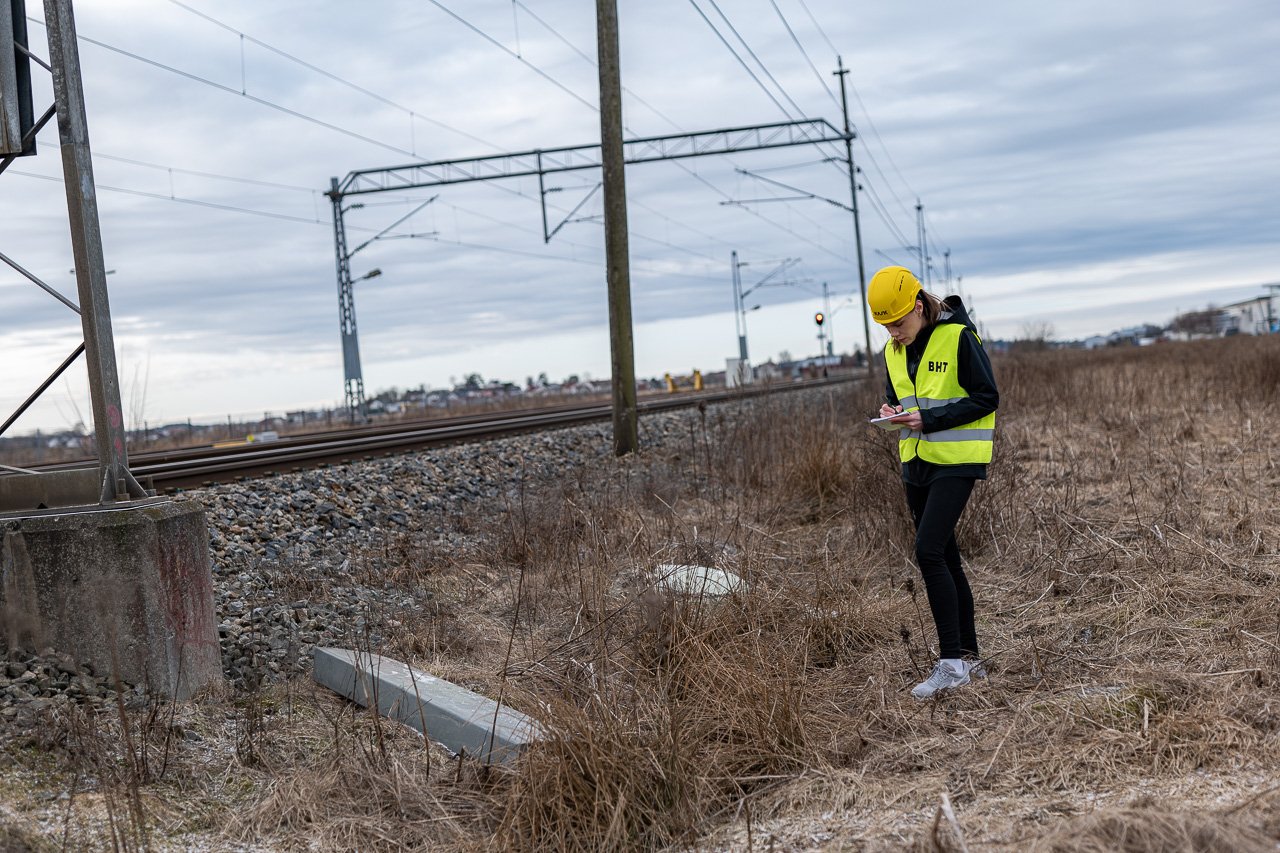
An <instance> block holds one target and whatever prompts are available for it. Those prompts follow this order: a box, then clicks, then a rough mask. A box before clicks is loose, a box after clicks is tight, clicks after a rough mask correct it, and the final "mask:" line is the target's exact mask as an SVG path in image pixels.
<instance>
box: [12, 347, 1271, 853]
mask: <svg viewBox="0 0 1280 853" xmlns="http://www.w3.org/2000/svg"><path fill="white" fill-rule="evenodd" d="M996 370H997V378H998V381H999V383H1000V386H1001V391H1002V405H1001V411H1000V415H999V427H998V439H997V451H996V452H997V456H998V461H997V463H996V464H994V465H993V466H992V468H991V472H990V479H989V480H988V481H987V482H985V483H983V484H981V485H980V486H979V487H978V489H977V490H976V493H975V498H974V500H973V502H971V504H970V507H969V510H968V512H967V513H966V516H965V518H964V520H963V522H962V528H961V546H962V550H963V551H964V553H965V555H966V558H967V560H968V565H969V568H970V576H971V579H972V581H973V586H974V590H975V595H976V597H977V601H978V628H979V639H980V641H981V642H982V643H983V644H984V648H983V651H984V654H985V655H987V656H988V660H989V664H988V669H989V671H990V677H989V678H988V679H987V680H985V681H979V682H975V683H974V684H973V685H971V686H968V687H965V688H961V689H959V690H956V691H954V692H952V693H950V694H944V695H943V696H942V697H941V698H939V699H937V700H931V701H927V702H920V701H917V700H915V699H913V698H912V697H911V696H910V695H909V694H908V690H909V688H910V687H911V685H913V684H914V683H915V682H916V681H917V680H918V679H919V678H920V677H922V676H923V675H924V674H926V673H927V671H928V668H929V666H930V665H931V663H932V660H933V657H934V654H935V653H934V651H933V650H932V649H931V646H930V644H931V643H932V642H933V641H934V638H933V628H932V623H931V620H930V619H929V616H928V607H927V603H926V602H925V599H924V590H923V586H922V584H921V583H920V582H919V580H918V574H917V570H916V569H915V567H914V565H913V564H912V562H911V558H910V550H911V548H910V543H911V533H910V525H909V520H908V517H907V515H906V511H905V506H904V502H903V499H902V495H901V488H900V485H899V482H898V472H897V463H896V451H895V449H894V447H893V444H892V439H891V437H889V436H887V435H885V434H883V433H881V432H879V431H875V430H872V429H870V428H868V427H866V426H865V424H864V420H865V418H866V416H867V414H868V413H870V412H871V411H872V410H873V409H874V408H875V406H876V405H877V403H878V399H877V395H876V391H878V390H879V389H878V387H877V388H875V389H866V388H864V389H862V390H857V391H855V390H850V387H849V386H845V387H843V388H841V389H839V390H835V391H831V392H827V393H825V394H824V395H810V396H808V397H806V398H805V399H806V400H808V401H809V404H808V405H806V406H803V407H802V406H798V405H797V403H796V399H795V397H793V396H791V395H776V396H772V397H768V398H764V399H761V400H757V401H754V402H743V403H741V404H734V405H728V406H724V407H719V408H713V409H710V410H707V411H706V412H704V413H701V414H695V415H693V416H691V418H690V420H689V426H688V434H687V436H686V437H684V438H683V439H681V440H680V441H678V442H674V443H673V442H671V441H668V442H667V443H666V444H665V445H664V446H663V448H662V449H661V450H650V451H646V452H645V453H642V454H640V455H639V457H638V458H633V459H627V460H622V461H612V460H610V461H602V462H591V463H589V464H586V465H584V466H583V467H581V468H579V469H577V470H571V471H564V472H563V476H562V477H560V478H559V479H558V480H556V481H554V482H532V481H531V482H528V483H527V484H526V485H525V486H524V487H523V488H521V489H519V490H518V491H516V492H513V493H510V494H508V495H507V496H506V497H505V498H503V499H502V500H501V502H500V505H497V506H494V507H492V512H490V513H487V514H486V513H475V514H473V515H472V516H470V517H467V518H463V517H459V518H456V519H454V521H453V523H454V524H457V525H459V526H460V528H461V529H464V530H465V531H466V532H468V533H469V534H471V535H472V536H473V539H474V541H475V542H476V543H477V545H476V548H475V549H474V550H473V551H471V552H469V553H463V554H458V553H443V552H440V551H439V550H437V549H433V548H431V547H430V546H428V545H426V544H424V543H425V542H426V541H427V538H426V536H425V535H424V536H422V537H418V536H414V535H410V536H403V537H400V538H397V539H395V540H394V541H389V542H388V543H387V545H386V549H385V553H384V556H385V555H386V554H392V555H394V556H395V559H394V560H392V561H390V562H389V563H388V562H387V561H386V560H382V561H378V562H377V565H379V566H381V568H380V569H378V570H377V571H378V573H379V574H378V575H377V577H375V578H371V579H370V582H371V583H373V582H376V583H382V584H388V585H394V586H399V587H403V588H404V589H406V590H409V591H413V592H414V593H415V594H419V593H424V592H429V593H430V598H429V599H426V598H425V597H424V598H422V599H421V600H422V601H423V604H422V606H421V607H416V608H412V609H409V610H405V611H400V612H397V613H395V614H383V616H384V617H385V618H384V621H383V624H385V625H387V626H388V629H387V631H386V638H385V644H384V646H383V647H382V648H381V649H380V651H382V652H383V653H385V654H389V655H392V656H395V657H399V658H401V659H406V660H409V661H411V662H412V663H414V664H415V665H416V666H419V667H421V668H422V669H425V670H428V671H431V672H434V673H437V674H440V675H443V676H445V677H447V678H450V679H453V680H455V681H458V682H460V683H463V684H465V685H468V686H471V687H473V688H474V689H477V690H480V691H482V692H485V693H487V694H489V695H491V696H498V695H501V696H502V697H503V698H504V700H505V701H507V702H509V703H510V704H511V705H513V706H515V707H517V708H519V709H521V710H523V711H525V712H527V713H530V714H532V715H534V716H536V717H537V718H538V719H539V720H541V721H542V723H543V724H544V726H545V727H546V730H547V733H548V738H547V740H546V741H545V742H544V743H543V744H541V745H539V746H537V747H535V748H534V749H532V750H530V751H529V752H528V753H527V754H526V756H525V757H524V759H523V760H522V761H521V762H520V763H518V764H517V765H515V766H514V767H512V768H510V769H500V768H486V767H482V766H477V765H476V764H474V763H472V762H469V761H456V760H451V759H450V758H449V757H448V756H446V755H444V754H443V753H442V752H440V751H439V750H438V749H437V748H435V747H429V746H424V745H423V743H422V742H421V740H420V739H417V738H416V737H414V736H412V735H411V734H409V733H406V732H405V731H403V730H401V729H399V728H398V727H396V726H394V725H391V724H387V723H385V722H379V721H378V720H377V719H375V718H372V717H370V716H369V715H368V714H367V713H365V712H361V711H358V710H354V709H352V708H351V707H349V706H345V705H343V704H342V703H340V702H338V701H337V700H336V699H334V698H333V697H330V696H328V695H327V694H325V693H324V692H323V691H319V690H317V689H315V688H313V687H312V686H310V685H309V684H307V683H302V682H295V683H291V684H286V685H282V686H277V687H273V688H269V689H264V690H262V691H259V692H255V693H252V694H240V695H236V696H231V697H217V698H211V699H209V700H208V701H206V702H204V703H198V704H194V705H192V706H189V707H182V708H177V709H172V708H170V709H164V708H161V709H159V710H158V711H157V709H151V711H150V715H149V716H150V718H149V719H148V713H147V712H146V711H139V712H131V713H127V714H125V715H124V719H125V720H127V721H128V723H129V725H128V726H127V727H126V728H122V725H121V722H120V718H119V715H117V716H116V717H108V718H106V719H102V720H96V721H95V720H91V719H89V718H86V717H80V716H76V717H75V718H74V719H70V718H68V719H61V720H59V721H55V722H51V724H50V726H49V727H48V729H47V730H46V731H44V732H41V733H39V734H38V735H37V736H34V737H31V738H28V739H27V740H25V741H24V743H23V744H21V745H13V744H11V745H8V746H6V747H5V748H4V750H5V755H6V761H7V762H8V770H7V771H6V775H5V777H4V778H5V780H7V781H5V782H4V783H3V790H0V802H7V803H8V805H6V806H4V807H3V808H2V809H0V817H3V815H4V813H5V811H6V810H7V811H9V812H11V813H18V812H23V813H26V814H28V815H31V814H36V813H41V814H43V815H44V824H43V827H44V831H45V833H46V836H47V838H49V839H50V840H51V845H52V847H51V849H58V847H59V845H60V844H68V843H69V840H71V841H74V840H75V839H81V838H90V839H96V840H98V841H103V840H104V839H105V842H104V843H103V846H106V847H108V848H110V847H111V846H114V847H115V849H127V850H135V849H148V848H156V849H165V848H170V849H182V848H183V847H194V846H195V845H196V844H197V843H199V842H198V841H197V839H204V842H203V843H207V844H208V846H207V847H205V848H203V849H211V850H212V849H244V850H254V849H280V850H308V849H314V850H399V849H414V848H426V847H428V846H430V847H431V848H432V849H459V850H482V849H483V850H491V849H502V850H529V849H547V850H573V851H579V850H580V851H597V850H636V849H696V850H755V849H758V850H808V849H821V850H902V849H907V850H917V851H928V850H940V851H960V850H970V851H979V850H999V851H1024V850H1033V851H1067V850H1071V851H1110V850H1123V851H1188V853H1190V851H1274V850H1276V849H1278V846H1280V770H1278V769H1277V768H1280V553H1278V551H1280V509H1278V508H1277V505H1276V495H1277V486H1278V485H1280V469H1278V468H1277V460H1278V457H1280V435H1278V434H1277V429H1276V424H1277V423H1280V340H1271V339H1267V340H1259V339H1243V338H1236V339H1228V340H1221V341H1209V342H1203V343H1195V344H1186V345H1161V346H1156V347H1150V348H1145V349H1115V350H1106V351H1101V352H1092V353H1085V352H1056V351H1050V352H1042V353H1029V354H1025V355H1019V356H1017V357H1007V358H1003V359H1000V360H998V361H997V362H996ZM433 523H434V522H433ZM667 563H696V564H700V565H706V566H715V567H719V568H724V569H728V570H731V571H733V572H736V573H738V574H740V575H741V576H742V577H744V578H745V579H746V581H747V583H748V584H749V586H748V589H747V590H746V591H745V592H743V593H740V594H735V595H731V596H728V597H725V598H723V599H711V598H707V599H696V598H692V599H691V598H688V597H681V596H673V595H669V594H665V593H661V592H658V591H657V590H655V589H654V587H653V586H652V584H653V581H654V577H653V572H654V569H655V567H656V566H658V565H660V564H667ZM370 565H371V566H372V565H374V563H373V562H371V563H370ZM371 571H372V569H371ZM297 586H298V589H297V592H298V593H299V594H311V595H320V594H323V593H322V589H321V588H320V586H319V585H317V584H315V583H314V581H313V580H311V581H309V580H308V579H307V578H304V577H299V578H298V579H297ZM388 620H390V621H388ZM157 717H159V720H158V721H157ZM175 730H176V731H177V732H178V733H179V734H177V735H175V734H174V732H175ZM125 731H128V732H129V733H130V737H129V738H128V739H126V738H124V737H123V735H124V733H125ZM184 731H190V732H196V733H199V736H198V739H197V740H194V741H193V740H191V739H189V738H186V737H184V736H183V735H182V733H183V732H184ZM162 762H163V766H162ZM144 765H145V766H144ZM24 780H25V781H24ZM77 788H78V789H79V790H83V791H89V790H91V791H92V793H88V794H77ZM42 796H46V797H52V798H53V803H52V805H49V806H48V807H47V808H44V811H43V812H40V809H39V807H38V806H39V798H40V797H42ZM59 797H60V798H61V799H58V798H59ZM31 843H32V844H35V842H34V841H32V842H31ZM75 846H76V845H75V844H74V843H70V847H71V848H74V847H75ZM32 849H39V848H38V847H32Z"/></svg>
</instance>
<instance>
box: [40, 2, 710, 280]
mask: <svg viewBox="0 0 1280 853" xmlns="http://www.w3.org/2000/svg"><path fill="white" fill-rule="evenodd" d="M169 2H171V3H173V4H174V5H176V6H178V7H180V8H183V9H185V10H187V11H189V12H191V13H192V14H195V15H198V16H199V17H201V18H204V19H205V20H208V21H209V22H210V23H213V24H215V25H216V26H219V27H221V28H223V29H226V30H228V31H230V32H232V33H235V34H236V35H238V36H241V37H243V38H245V39H246V40H248V41H251V42H252V43H254V44H256V45H259V46H261V47H263V48H265V49H267V50H270V51H272V52H273V53H276V54H278V55H280V56H283V57H285V58H287V59H289V60H291V61H293V62H296V63H298V64H299V65H301V66H303V67H305V68H307V69H309V70H311V71H314V72H316V73H319V74H321V75H323V76H325V77H326V78H329V79H332V80H335V81H337V82H340V83H342V84H343V85H346V86H348V87H350V88H352V89H354V90H356V91H359V92H361V93H362V94H365V95H367V96H369V97H371V98H374V99H376V100H378V101H380V102H382V103H384V104H388V105H390V106H393V107H395V108H397V109H403V110H408V108H407V107H403V106H401V105H399V104H397V103H396V102H394V101H392V100H391V99H389V98H386V97H384V96H382V95H379V94H378V93H376V92H374V91H372V90H370V89H367V88H365V87H362V86H360V85H358V84H355V83H352V82H351V81H349V80H346V79H345V78H342V77H340V76H339V75H336V74H333V73H332V72H329V71H327V70H325V69H323V68H321V67H319V66H317V65H314V64H312V63H309V62H306V61H305V60H302V59H300V58H298V57H295V56H293V55H292V54H289V53H288V52H286V51H283V50H281V49H279V48H276V47H275V46H274V45H271V44H270V43H268V42H266V41H264V40H262V39H259V38H256V37H254V36H251V35H248V34H247V33H243V32H241V31H240V30H237V29H236V28H234V27H232V26H230V25H228V24H226V23H224V22H222V21H219V20H217V19H215V18H213V17H211V16H209V15H206V14H204V13H202V12H199V11H198V10H196V9H193V8H191V7H190V6H187V5H186V4H184V3H181V2H178V0H169ZM437 5H439V4H437ZM30 20H32V21H33V22H35V23H37V24H42V23H43V22H42V21H40V20H38V19H35V18H31V19H30ZM79 38H80V39H81V40H82V41H85V42H87V43H89V44H93V45H95V46H97V47H102V48H104V49H106V50H109V51H112V52H115V53H118V54H121V55H123V56H125V57H127V58H130V59H133V60H136V61H139V62H142V63H144V64H147V65H150V66H153V67H156V68H160V69H162V70H165V71H168V72H170V73H174V74H177V75H179V76H182V77H184V78H187V79H190V80H192V81H193V82H198V83H202V84H205V85H208V86H211V87H213V88H215V89H218V90H221V91H224V92H229V93H231V94H235V95H240V96H241V97H246V98H248V99H249V100H251V101H254V102H256V103H259V104H262V105H265V106H269V107H272V108H274V109H276V110H279V111H281V112H284V113H286V114H288V115H291V116H293V117H296V118H299V119H303V120H306V121H309V122H311V123H313V124H317V125H320V126H322V127H326V128H328V129H331V130H336V131H338V132H341V133H344V134H346V135H348V136H353V137H355V138H358V139H361V140H363V141H367V142H371V143H373V144H375V145H379V146H381V147H383V148H387V149H389V150H392V151H395V152H396V153H400V154H407V155H409V156H415V155H414V152H412V151H410V150H407V149H404V148H400V147H398V146H395V145H391V144H389V143H384V142H382V141H380V140H376V139H373V138H371V137H367V136H364V135H362V134H358V133H356V132H354V131H351V130H349V129H346V128H342V127H339V126H337V125H334V124H332V123H329V122H325V121H323V120H321V119H318V118H315V117H314V116H309V115H307V114H305V113H302V112H300V111H297V110H293V109H291V108H289V107H285V106H283V105H281V104H276V103H274V102H272V101H268V100H267V99H264V98H259V97H257V96H255V95H249V94H246V93H245V92H244V91H237V90H236V89H234V88H233V87H230V86H226V85H224V84H222V83H218V82H217V81H214V80H210V79H208V78H205V77H202V76H200V75H197V74H192V73H190V72H187V71H183V70H182V69H179V68H175V67H173V66H170V65H167V64H165V63H161V62H158V61H156V60H153V59H150V58H148V57H145V56H142V55H141V54H138V53H135V52H133V51H128V50H125V49H123V48H119V47H116V46H114V45H111V44H107V43H105V42H102V41H100V40H97V39H93V38H90V37H87V36H84V35H80V36H79ZM588 106H592V108H593V109H594V105H591V104H588ZM420 117H421V116H420ZM438 124H440V125H441V126H443V127H447V128H448V129H451V130H458V129H457V128H453V127H452V126H450V125H444V124H443V123H438ZM458 132H460V133H461V134H462V135H464V136H467V137H469V138H471V139H474V140H476V141H477V142H480V143H482V144H484V145H486V146H488V147H491V148H495V149H498V148H499V146H497V145H496V144H494V143H492V142H489V141H487V140H485V139H483V138H481V137H479V136H476V135H474V134H469V133H466V132H465V131H458ZM96 156H101V157H103V158H104V159H110V160H118V161H120V162H125V163H130V164H133V165H137V166H143V167H148V168H153V169H161V170H167V171H169V172H173V173H180V174H190V175H198V176H201V177H206V178H213V179H216V180H225V181H234V182H238V183H245V184H257V185H262V186H275V187H278V188H281V189H289V190H293V191H303V192H307V193H310V194H312V195H313V196H314V195H315V192H316V191H315V190H314V189H312V188H308V187H298V186H294V185H288V184H278V183H276V182H269V181H260V180H256V179H252V178H240V177H234V176H229V175H217V174H214V173H209V172H200V171H198V170H193V169H183V168H180V167H174V166H165V165H161V164H157V163H148V162H145V161H141V160H135V159H132V158H126V157H118V156H114V155H101V154H98V155H96ZM28 174H29V175H30V174H31V173H28ZM31 176H33V177H35V175H31ZM495 186H496V187H497V188H498V189H499V190H500V191H502V192H506V193H509V194H513V195H517V196H520V197H522V198H526V199H530V198H532V197H531V196H529V195H528V194H527V193H524V192H521V191H520V190H518V189H515V188H513V187H509V186H504V185H501V184H498V185H495ZM113 189H115V190H116V191H119V192H125V193H132V194H135V195H139V196H142V197H148V198H157V199H162V198H166V196H164V195H162V194H159V193H151V192H147V191H143V190H132V189H129V188H126V187H117V188H113ZM172 195H173V194H172V193H171V196H170V197H172ZM172 200H175V201H180V202H182V203H186V204H194V205H200V206H205V207H219V208H221V209H225V210H237V209H238V210H241V211H242V212H246V213H250V214H253V215H262V216H270V217H273V218H278V219H279V218H288V217H287V216H286V215H283V214H273V213H269V212H263V211H256V210H252V209H249V208H237V207H236V206H235V205H227V204H223V203H215V202H205V201H201V200H198V199H185V198H172ZM548 207H549V208H551V209H554V210H559V211H561V212H563V211H564V208H561V207H559V206H557V205H554V204H548ZM294 218H297V217H294ZM666 218H667V219H670V217H666ZM308 221H309V220H308ZM631 233H632V234H634V235H635V236H636V237H638V238H640V239H644V240H648V241H650V242H653V243H655V244H659V245H665V246H668V247H670V248H673V249H675V250H677V251H681V252H685V253H687V254H692V255H695V256H698V257H702V258H704V259H708V260H710V259H711V257H710V256H709V255H706V254H704V253H701V252H698V251H697V250H694V249H689V248H687V247H682V246H677V245H676V244H674V243H670V242H668V241H664V240H661V239H659V238H656V237H652V236H650V235H647V234H643V233H640V232H636V231H634V230H633V231H632V232H631ZM575 245H580V244H575Z"/></svg>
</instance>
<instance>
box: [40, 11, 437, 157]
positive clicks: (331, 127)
mask: <svg viewBox="0 0 1280 853" xmlns="http://www.w3.org/2000/svg"><path fill="white" fill-rule="evenodd" d="M27 20H29V21H31V22H33V23H36V24H39V25H40V26H44V21H41V20H38V19H36V18H31V17H28V19H27ZM77 38H79V40H80V41H83V42H86V43H88V44H91V45H94V46H95V47H100V48H102V49H104V50H109V51H111V52H112V53H117V54H119V55H121V56H125V57H128V58H129V59H133V60H135V61H137V62H141V63H144V64H146V65H150V66H152V67H153V68H160V69H162V70H164V71H168V72H170V73H171V74H177V75H178V76H179V77H185V78H186V79H188V80H193V81H195V82H197V83H203V84H204V85H206V86H211V87H213V88H214V89H218V90H220V91H223V92H227V93H229V94H232V95H236V96H238V97H241V98H246V99H248V100H250V101H253V102H254V103H256V104H261V105H262V106H264V107H270V108H271V109H273V110H278V111H279V112H282V113H284V114H285V115H289V116H293V117H294V118H297V119H301V120H303V121H306V122H310V123H311V124H314V125H318V126H319V127H323V128H326V129H328V130H332V131H335V132H337V133H341V134H343V135H344V136H349V137H351V138H353V139H359V140H360V141H361V142H368V143H369V144H370V145H376V146H378V147H379V148H385V149H387V150H388V151H394V152H396V153H397V154H407V155H409V156H410V157H413V156H415V155H414V153H413V152H412V151H407V150H405V149H404V148H400V147H398V146H395V145H389V144H387V143H386V142H381V141H379V140H377V139H374V138H372V137H369V136H365V135H364V134H362V133H356V132H355V131H354V130H348V129H347V128H345V127H340V126H338V125H336V124H332V123H330V122H327V121H324V120H323V119H318V118H316V117H315V116H310V115H307V114H306V113H302V112H299V111H297V110H295V109H291V108H289V107H286V106H283V105H281V104H277V103H275V102H274V101H268V100H267V99H266V98H259V97H258V96H257V95H250V94H248V93H247V92H241V91H238V90H236V89H233V88H232V87H230V86H227V85H225V84H223V83H218V82H216V81H214V80H210V79H209V78H207V77H201V76H200V75H199V74H192V73H191V72H190V71H183V70H182V69H180V68H174V67H173V66H172V65H166V64H165V63H163V62H158V61H157V60H154V59H148V58H147V57H145V56H140V55H139V54H136V53H134V52H133V51H129V50H125V49H124V48H122V47H116V46H115V45H110V44H107V43H106V42H103V41H98V40H97V39H94V38H90V37H89V36H86V35H78V36H77Z"/></svg>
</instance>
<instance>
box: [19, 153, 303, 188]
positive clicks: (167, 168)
mask: <svg viewBox="0 0 1280 853" xmlns="http://www.w3.org/2000/svg"><path fill="white" fill-rule="evenodd" d="M36 145H38V146H39V147H41V148H57V147H58V146H56V145H49V144H47V143H44V142H37V143H36ZM93 157H94V159H95V160H97V159H102V160H112V161H114V162H117V163H128V164H129V165H131V166H142V167H144V168H147V169H155V170H157V171H161V172H172V173H174V174H177V175H192V176H194V177H197V178H208V179H210V180H215V181H230V182H233V183H237V184H250V185H253V186H259V187H270V188H272V189H280V190H291V191H293V192H304V193H310V194H314V193H315V192H316V190H315V189H314V188H313V187H301V186H298V185H296V184H282V183H278V182H276V181H263V180H259V179H257V178H239V177H236V176H234V175H222V174H218V173H215V172H201V171H198V170H196V169H184V168H182V167H180V166H166V165H164V164H161V163H148V162H146V161H145V160H135V159H133V158H132V157H120V156H119V155H116V154H104V153H102V152H101V151H94V152H93Z"/></svg>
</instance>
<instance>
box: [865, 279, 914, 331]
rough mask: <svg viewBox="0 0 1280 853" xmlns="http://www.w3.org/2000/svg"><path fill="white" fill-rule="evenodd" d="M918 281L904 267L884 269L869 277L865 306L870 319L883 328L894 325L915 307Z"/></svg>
mask: <svg viewBox="0 0 1280 853" xmlns="http://www.w3.org/2000/svg"><path fill="white" fill-rule="evenodd" d="M919 295H920V280H919V279H917V278H916V277H915V276H914V275H912V273H911V270H909V269H907V268H906V267H885V268H884V269H882V270H880V272H878V273H876V274H875V275H873V276H872V277H871V283H870V284H868V285H867V304H868V305H870V306H871V319H873V320H875V321H876V322H877V323H879V324H880V325H882V326H884V325H887V324H889V323H896V322H898V321H899V320H901V319H902V318H903V317H905V316H907V315H908V314H910V313H911V309H913V308H915V307H916V297H917V296H919Z"/></svg>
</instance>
